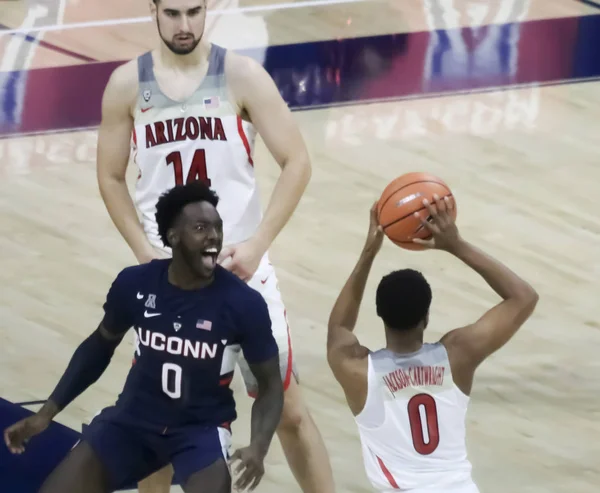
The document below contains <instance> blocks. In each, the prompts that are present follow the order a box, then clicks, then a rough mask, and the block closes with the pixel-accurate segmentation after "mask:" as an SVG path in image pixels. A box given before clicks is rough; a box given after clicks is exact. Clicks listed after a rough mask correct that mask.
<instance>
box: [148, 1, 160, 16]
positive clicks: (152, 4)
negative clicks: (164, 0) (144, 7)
mask: <svg viewBox="0 0 600 493" xmlns="http://www.w3.org/2000/svg"><path fill="white" fill-rule="evenodd" d="M158 2H160V0H148V4H149V5H150V13H151V14H152V17H154V20H156V14H157V12H156V9H157V7H158Z"/></svg>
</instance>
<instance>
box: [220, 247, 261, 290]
mask: <svg viewBox="0 0 600 493" xmlns="http://www.w3.org/2000/svg"><path fill="white" fill-rule="evenodd" d="M264 253H265V252H264V251H263V250H262V248H259V246H258V244H257V243H256V242H254V241H253V240H252V239H250V240H247V241H244V242H243V243H238V244H237V245H231V246H227V247H225V248H223V250H221V253H220V254H219V258H218V259H217V262H218V263H219V264H221V265H223V267H225V269H227V270H228V271H231V272H233V273H234V274H235V275H236V276H238V277H239V278H240V279H242V280H243V281H246V282H248V281H249V280H250V279H252V276H253V275H254V273H255V272H256V269H258V266H259V264H260V261H261V259H262V257H263V255H264Z"/></svg>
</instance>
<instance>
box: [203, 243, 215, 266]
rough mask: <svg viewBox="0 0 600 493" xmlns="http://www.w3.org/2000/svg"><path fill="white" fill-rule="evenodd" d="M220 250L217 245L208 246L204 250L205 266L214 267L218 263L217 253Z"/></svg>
mask: <svg viewBox="0 0 600 493" xmlns="http://www.w3.org/2000/svg"><path fill="white" fill-rule="evenodd" d="M218 254H219V251H218V250H217V247H210V248H207V249H206V250H204V251H203V252H202V263H203V264H204V266H205V267H207V268H209V269H212V268H214V266H215V265H216V264H217V255H218Z"/></svg>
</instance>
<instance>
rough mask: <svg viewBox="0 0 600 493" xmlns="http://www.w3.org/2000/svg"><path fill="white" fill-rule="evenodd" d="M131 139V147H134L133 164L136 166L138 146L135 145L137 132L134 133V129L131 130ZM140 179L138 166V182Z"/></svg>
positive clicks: (140, 173) (140, 172)
mask: <svg viewBox="0 0 600 493" xmlns="http://www.w3.org/2000/svg"><path fill="white" fill-rule="evenodd" d="M131 137H132V138H133V145H134V147H135V152H134V153H133V162H134V163H135V164H136V165H137V153H138V145H137V132H136V131H135V127H133V129H132V130H131ZM141 177H142V170H141V169H140V167H139V166H138V177H137V179H138V180H139V179H140V178H141Z"/></svg>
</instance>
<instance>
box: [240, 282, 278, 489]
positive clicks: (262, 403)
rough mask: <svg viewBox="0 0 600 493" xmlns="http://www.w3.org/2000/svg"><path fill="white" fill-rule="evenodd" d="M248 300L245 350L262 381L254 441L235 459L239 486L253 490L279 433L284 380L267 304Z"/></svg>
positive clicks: (254, 415) (253, 426) (252, 434)
mask: <svg viewBox="0 0 600 493" xmlns="http://www.w3.org/2000/svg"><path fill="white" fill-rule="evenodd" d="M256 294H257V296H255V297H254V298H253V299H251V300H250V302H249V303H247V306H248V307H247V309H245V310H244V312H245V315H244V317H243V324H244V331H243V333H244V336H243V339H242V343H241V346H242V350H243V352H244V357H245V358H246V361H247V362H248V366H249V367H250V370H251V371H252V374H253V375H254V377H255V378H256V381H257V383H258V391H257V395H256V398H255V400H254V404H253V406H252V417H251V432H250V445H249V446H248V447H245V448H241V449H238V450H237V451H236V452H235V453H234V454H233V455H232V457H231V462H232V463H234V462H236V461H238V460H239V461H240V464H239V465H238V466H237V468H236V470H235V472H236V474H240V476H239V477H238V479H237V481H236V484H235V486H236V488H237V489H239V490H243V489H246V488H247V487H249V488H250V490H253V489H254V488H256V486H258V484H259V483H260V480H261V479H262V477H263V475H264V472H265V470H264V458H265V456H266V455H267V452H268V450H269V446H270V444H271V441H272V439H273V436H274V435H275V430H276V429H277V426H278V425H279V421H280V420H281V413H282V411H283V382H282V379H281V370H280V364H279V349H278V347H277V342H276V341H275V338H274V337H273V332H272V330H271V319H270V317H269V311H268V308H267V304H266V302H265V301H264V299H263V298H262V296H260V295H258V293H256Z"/></svg>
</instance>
